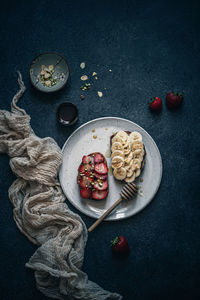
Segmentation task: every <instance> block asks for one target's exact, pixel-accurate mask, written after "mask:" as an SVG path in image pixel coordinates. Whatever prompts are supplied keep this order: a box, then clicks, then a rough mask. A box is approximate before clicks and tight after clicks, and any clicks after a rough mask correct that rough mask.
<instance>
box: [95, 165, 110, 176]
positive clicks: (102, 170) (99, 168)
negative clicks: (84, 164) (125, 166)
mask: <svg viewBox="0 0 200 300" xmlns="http://www.w3.org/2000/svg"><path fill="white" fill-rule="evenodd" d="M94 170H95V172H97V173H98V174H107V173H108V167H107V166H106V164H105V163H100V164H95V166H94Z"/></svg>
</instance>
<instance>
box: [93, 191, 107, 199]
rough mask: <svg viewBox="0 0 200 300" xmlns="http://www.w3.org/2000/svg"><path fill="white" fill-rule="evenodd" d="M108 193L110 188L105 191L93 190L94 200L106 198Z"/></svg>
mask: <svg viewBox="0 0 200 300" xmlns="http://www.w3.org/2000/svg"><path fill="white" fill-rule="evenodd" d="M107 195H108V190H105V191H98V190H96V191H93V192H92V198H93V199H94V200H102V199H105V198H106V197H107Z"/></svg>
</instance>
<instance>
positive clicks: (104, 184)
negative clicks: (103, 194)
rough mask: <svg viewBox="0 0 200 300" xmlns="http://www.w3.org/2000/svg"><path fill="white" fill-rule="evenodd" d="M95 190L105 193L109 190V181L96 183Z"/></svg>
mask: <svg viewBox="0 0 200 300" xmlns="http://www.w3.org/2000/svg"><path fill="white" fill-rule="evenodd" d="M94 188H95V189H96V190H98V191H105V190H107V188H108V181H107V180H106V181H99V182H98V181H95V182H94Z"/></svg>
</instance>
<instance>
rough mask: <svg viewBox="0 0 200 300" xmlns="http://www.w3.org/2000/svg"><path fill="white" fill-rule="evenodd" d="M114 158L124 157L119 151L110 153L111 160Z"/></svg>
mask: <svg viewBox="0 0 200 300" xmlns="http://www.w3.org/2000/svg"><path fill="white" fill-rule="evenodd" d="M114 156H121V157H124V152H123V151H121V150H115V151H114V152H113V153H112V155H111V157H112V158H113V157H114Z"/></svg>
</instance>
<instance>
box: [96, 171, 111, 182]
mask: <svg viewBox="0 0 200 300" xmlns="http://www.w3.org/2000/svg"><path fill="white" fill-rule="evenodd" d="M94 176H95V177H96V178H99V179H101V180H106V179H107V177H108V175H107V174H105V175H101V174H98V173H96V172H94Z"/></svg>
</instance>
